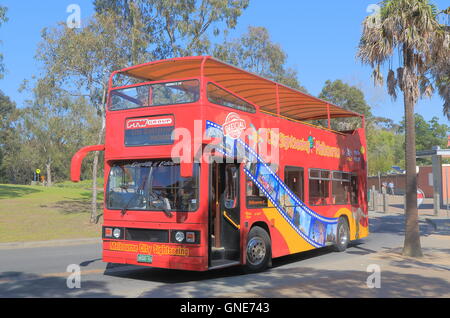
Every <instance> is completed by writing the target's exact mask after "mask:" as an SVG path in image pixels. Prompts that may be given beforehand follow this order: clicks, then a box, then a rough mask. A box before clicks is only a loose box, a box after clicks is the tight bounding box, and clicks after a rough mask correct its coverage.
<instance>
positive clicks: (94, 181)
mask: <svg viewBox="0 0 450 318" xmlns="http://www.w3.org/2000/svg"><path fill="white" fill-rule="evenodd" d="M105 107H106V88H105V89H104V91H103V100H102V105H101V117H102V126H101V128H100V130H99V132H98V136H97V145H100V144H102V142H103V135H104V134H105V127H106V116H105V115H106V109H105ZM99 156H100V152H98V151H96V152H95V154H94V162H93V163H92V202H91V207H92V211H91V223H95V224H97V223H98V220H99V217H98V212H97V172H98V157H99Z"/></svg>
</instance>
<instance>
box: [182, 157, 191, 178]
mask: <svg viewBox="0 0 450 318" xmlns="http://www.w3.org/2000/svg"><path fill="white" fill-rule="evenodd" d="M193 169H194V163H193V162H192V161H190V162H189V163H187V162H181V163H180V176H181V177H182V178H192V175H193V173H192V170H193Z"/></svg>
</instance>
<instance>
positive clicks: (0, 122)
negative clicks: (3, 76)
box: [0, 91, 16, 182]
mask: <svg viewBox="0 0 450 318" xmlns="http://www.w3.org/2000/svg"><path fill="white" fill-rule="evenodd" d="M15 114H16V104H15V103H14V102H13V101H11V99H10V98H9V97H8V96H6V95H5V94H4V93H3V92H2V91H0V182H6V181H7V180H8V177H9V176H8V171H7V168H6V167H5V156H6V154H7V153H8V152H9V151H10V150H11V149H10V146H11V145H10V141H11V139H12V138H14V137H15V134H14V131H13V130H14V128H13V126H12V123H13V121H14V118H15Z"/></svg>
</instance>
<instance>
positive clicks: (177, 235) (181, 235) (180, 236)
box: [175, 231, 184, 243]
mask: <svg viewBox="0 0 450 318" xmlns="http://www.w3.org/2000/svg"><path fill="white" fill-rule="evenodd" d="M175 239H176V240H177V242H179V243H181V242H183V241H184V233H183V232H181V231H178V232H177V233H175Z"/></svg>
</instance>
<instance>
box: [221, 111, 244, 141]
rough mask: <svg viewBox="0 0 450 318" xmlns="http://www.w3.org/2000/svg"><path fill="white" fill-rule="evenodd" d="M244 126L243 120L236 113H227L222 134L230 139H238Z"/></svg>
mask: <svg viewBox="0 0 450 318" xmlns="http://www.w3.org/2000/svg"><path fill="white" fill-rule="evenodd" d="M245 128H247V127H246V125H245V120H243V119H241V117H239V115H238V114H236V113H229V114H228V116H227V118H226V119H225V123H224V124H223V132H224V135H225V136H227V137H230V138H232V139H238V138H239V137H240V136H241V134H242V132H243V131H244V130H245Z"/></svg>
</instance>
